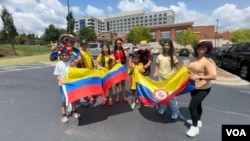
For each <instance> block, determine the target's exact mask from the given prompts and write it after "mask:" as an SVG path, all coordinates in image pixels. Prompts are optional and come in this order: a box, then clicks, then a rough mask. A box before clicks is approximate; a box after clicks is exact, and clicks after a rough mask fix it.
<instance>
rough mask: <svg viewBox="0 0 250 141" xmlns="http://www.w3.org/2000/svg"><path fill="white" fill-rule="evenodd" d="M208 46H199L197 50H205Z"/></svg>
mask: <svg viewBox="0 0 250 141" xmlns="http://www.w3.org/2000/svg"><path fill="white" fill-rule="evenodd" d="M205 48H207V46H197V49H205Z"/></svg>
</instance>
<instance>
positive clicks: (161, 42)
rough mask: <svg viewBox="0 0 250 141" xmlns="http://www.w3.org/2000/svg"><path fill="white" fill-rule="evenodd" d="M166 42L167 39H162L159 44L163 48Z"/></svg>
mask: <svg viewBox="0 0 250 141" xmlns="http://www.w3.org/2000/svg"><path fill="white" fill-rule="evenodd" d="M165 40H166V39H163V38H161V39H160V40H159V44H160V45H161V46H163V43H164V41H165Z"/></svg>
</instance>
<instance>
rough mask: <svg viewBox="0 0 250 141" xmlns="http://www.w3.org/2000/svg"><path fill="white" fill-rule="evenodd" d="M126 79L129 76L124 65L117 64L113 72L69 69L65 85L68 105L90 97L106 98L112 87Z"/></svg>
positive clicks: (103, 69)
mask: <svg viewBox="0 0 250 141" xmlns="http://www.w3.org/2000/svg"><path fill="white" fill-rule="evenodd" d="M125 79H128V74H127V71H126V68H125V66H124V65H122V64H116V65H115V66H114V67H113V68H112V69H111V70H107V69H105V68H102V69H99V70H93V69H86V68H73V67H69V68H68V70H67V74H66V76H65V78H64V85H63V90H64V94H65V97H66V104H69V103H71V102H74V101H76V100H78V99H80V98H83V97H86V96H90V95H100V96H102V97H104V96H105V92H106V91H107V90H108V89H109V88H110V87H112V86H113V85H115V84H116V83H118V82H120V81H122V80H125Z"/></svg>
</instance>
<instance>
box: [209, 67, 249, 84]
mask: <svg viewBox="0 0 250 141" xmlns="http://www.w3.org/2000/svg"><path fill="white" fill-rule="evenodd" d="M217 69H219V70H220V71H222V72H223V73H226V74H229V75H231V77H230V78H228V77H222V76H217V78H216V80H213V81H211V82H212V83H214V84H221V85H231V86H232V85H235V86H239V85H249V84H250V83H249V82H248V81H246V80H243V79H241V78H240V77H239V76H237V75H235V74H232V73H230V72H227V71H225V70H223V69H221V68H219V67H217Z"/></svg>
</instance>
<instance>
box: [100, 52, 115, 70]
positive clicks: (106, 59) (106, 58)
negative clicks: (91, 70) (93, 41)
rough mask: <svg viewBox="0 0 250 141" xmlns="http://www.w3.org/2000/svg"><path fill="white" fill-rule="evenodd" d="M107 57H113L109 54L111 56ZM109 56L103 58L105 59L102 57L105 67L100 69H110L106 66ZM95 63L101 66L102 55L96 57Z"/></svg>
mask: <svg viewBox="0 0 250 141" xmlns="http://www.w3.org/2000/svg"><path fill="white" fill-rule="evenodd" d="M109 56H113V57H114V55H113V54H111V55H109ZM109 56H105V57H104V60H105V65H104V66H102V67H104V68H106V69H110V68H109V65H108V61H109V59H110V57H109ZM96 61H97V62H98V64H101V63H102V54H101V53H100V54H98V56H97V58H96Z"/></svg>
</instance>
